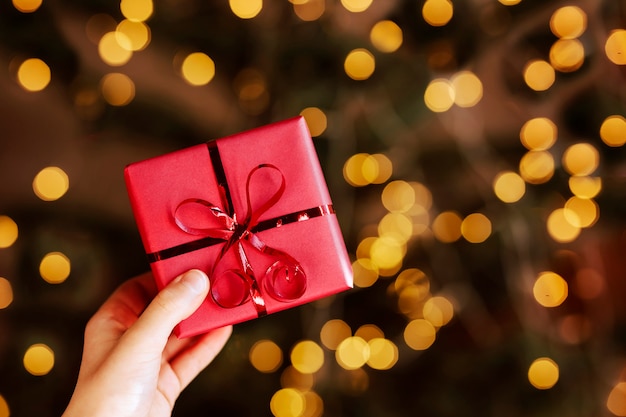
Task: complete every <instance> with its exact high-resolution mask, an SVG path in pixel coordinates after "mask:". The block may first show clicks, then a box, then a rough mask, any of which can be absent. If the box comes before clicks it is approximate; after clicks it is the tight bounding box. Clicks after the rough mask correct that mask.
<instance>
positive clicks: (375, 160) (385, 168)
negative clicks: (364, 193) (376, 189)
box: [343, 153, 393, 187]
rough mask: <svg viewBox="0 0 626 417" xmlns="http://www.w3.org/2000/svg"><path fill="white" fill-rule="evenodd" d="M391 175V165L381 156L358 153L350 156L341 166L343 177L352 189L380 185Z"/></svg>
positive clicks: (387, 159) (386, 158) (385, 157)
mask: <svg viewBox="0 0 626 417" xmlns="http://www.w3.org/2000/svg"><path fill="white" fill-rule="evenodd" d="M392 173H393V164H392V163H391V161H390V160H389V158H388V157H387V156H385V155H383V154H373V155H370V154H368V153H358V154H355V155H352V156H351V157H350V158H348V160H347V161H346V162H345V164H344V166H343V177H344V179H345V180H346V182H347V183H348V184H350V185H352V186H353V187H363V186H365V185H369V184H382V183H384V182H386V181H387V180H388V179H389V178H390V177H391V174H392Z"/></svg>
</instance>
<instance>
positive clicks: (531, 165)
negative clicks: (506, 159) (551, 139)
mask: <svg viewBox="0 0 626 417" xmlns="http://www.w3.org/2000/svg"><path fill="white" fill-rule="evenodd" d="M519 172H520V175H521V177H522V178H523V179H524V181H526V182H527V183H529V184H543V183H545V182H547V181H549V180H550V178H552V176H553V175H554V158H553V157H552V154H551V153H550V152H547V151H528V152H526V153H525V154H524V156H522V158H521V159H520V163H519Z"/></svg>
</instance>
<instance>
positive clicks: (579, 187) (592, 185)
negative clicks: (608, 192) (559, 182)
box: [568, 176, 602, 198]
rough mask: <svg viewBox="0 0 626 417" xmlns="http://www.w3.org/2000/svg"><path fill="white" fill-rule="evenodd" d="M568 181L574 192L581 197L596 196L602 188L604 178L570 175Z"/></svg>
mask: <svg viewBox="0 0 626 417" xmlns="http://www.w3.org/2000/svg"><path fill="white" fill-rule="evenodd" d="M568 183H569V189H570V191H571V192H572V194H574V195H575V196H577V197H580V198H594V197H595V196H597V195H598V194H600V191H601V190H602V178H600V177H587V176H577V177H576V176H575V177H569V180H568Z"/></svg>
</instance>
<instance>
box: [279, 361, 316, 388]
mask: <svg viewBox="0 0 626 417" xmlns="http://www.w3.org/2000/svg"><path fill="white" fill-rule="evenodd" d="M280 385H281V387H283V388H295V389H297V390H299V391H301V392H306V391H310V390H312V389H313V386H314V385H315V378H314V376H313V374H303V373H302V372H300V371H298V370H297V369H296V368H294V367H293V366H287V367H286V368H285V369H284V370H283V372H282V373H281V374H280Z"/></svg>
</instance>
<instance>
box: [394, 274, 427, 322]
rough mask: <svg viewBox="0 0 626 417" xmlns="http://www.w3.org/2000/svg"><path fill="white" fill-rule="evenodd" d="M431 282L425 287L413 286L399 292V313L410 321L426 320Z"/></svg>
mask: <svg viewBox="0 0 626 417" xmlns="http://www.w3.org/2000/svg"><path fill="white" fill-rule="evenodd" d="M429 288H430V282H428V283H427V285H425V286H419V285H411V286H409V287H405V288H402V289H400V290H398V291H397V292H398V311H399V312H400V313H402V314H403V315H405V316H406V317H408V318H410V319H423V318H424V310H423V307H424V303H425V302H426V300H427V299H428V297H430V291H429Z"/></svg>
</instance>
